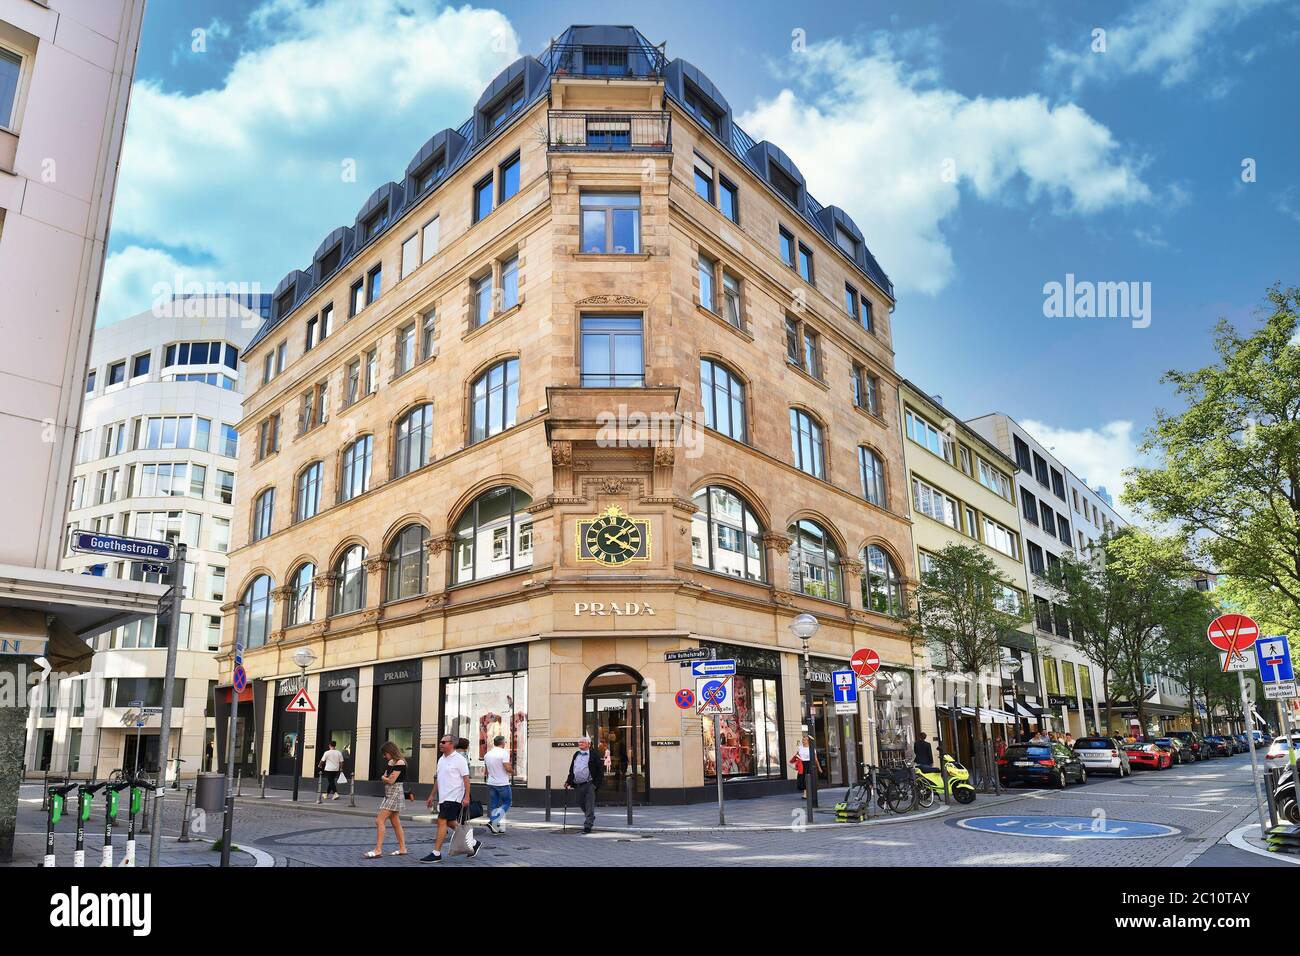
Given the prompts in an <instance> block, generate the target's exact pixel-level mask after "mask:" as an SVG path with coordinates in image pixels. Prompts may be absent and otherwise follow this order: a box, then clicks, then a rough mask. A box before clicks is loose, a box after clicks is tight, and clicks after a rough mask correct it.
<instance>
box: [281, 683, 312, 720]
mask: <svg viewBox="0 0 1300 956" xmlns="http://www.w3.org/2000/svg"><path fill="white" fill-rule="evenodd" d="M315 709H316V705H315V704H313V703H312V702H311V698H310V697H308V696H307V688H305V687H304V688H303V689H302V690H300V691H298V693H296V694H294V695H293V700H291V701H290V702H289V706H288V707H286V708H285V712H286V713H290V714H305V713H308V712H309V711H314V710H315Z"/></svg>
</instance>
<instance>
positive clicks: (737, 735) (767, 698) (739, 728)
mask: <svg viewBox="0 0 1300 956" xmlns="http://www.w3.org/2000/svg"><path fill="white" fill-rule="evenodd" d="M732 686H733V687H734V688H735V701H736V712H735V713H734V714H730V715H726V716H720V717H705V718H704V775H705V776H706V777H713V776H715V775H716V773H717V771H716V768H715V763H714V758H715V752H716V751H715V747H714V741H713V735H714V732H715V728H719V729H720V731H721V734H722V775H723V776H724V777H775V776H781V775H782V774H783V772H784V768H783V767H782V766H781V740H780V722H779V718H778V715H777V690H776V681H775V680H772V679H764V678H758V677H745V676H743V675H741V676H738V677H736V678H735V679H734V680H733V682H732Z"/></svg>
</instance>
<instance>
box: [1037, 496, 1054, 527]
mask: <svg viewBox="0 0 1300 956" xmlns="http://www.w3.org/2000/svg"><path fill="white" fill-rule="evenodd" d="M1038 511H1039V514H1041V515H1042V519H1043V530H1044V531H1046V532H1047V533H1048V534H1053V533H1054V532H1055V530H1056V512H1054V511H1053V510H1052V509H1051V508H1049V507H1047V502H1045V501H1040V502H1039V503H1038Z"/></svg>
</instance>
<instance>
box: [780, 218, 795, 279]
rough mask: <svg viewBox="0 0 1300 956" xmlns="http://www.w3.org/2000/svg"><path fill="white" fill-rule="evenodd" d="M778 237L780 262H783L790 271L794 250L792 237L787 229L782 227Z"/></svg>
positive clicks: (792, 265)
mask: <svg viewBox="0 0 1300 956" xmlns="http://www.w3.org/2000/svg"><path fill="white" fill-rule="evenodd" d="M780 236H781V261H782V262H784V263H785V264H786V265H788V266H789V267H790V268H791V269H793V268H794V248H795V241H794V235H793V234H792V233H791V232H790V231H789V230H788V229H786V228H784V227H782V228H781V231H780Z"/></svg>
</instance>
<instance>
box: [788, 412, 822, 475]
mask: <svg viewBox="0 0 1300 956" xmlns="http://www.w3.org/2000/svg"><path fill="white" fill-rule="evenodd" d="M790 448H791V450H792V451H793V452H794V466H795V467H796V468H798V469H799V470H800V471H806V472H807V473H808V474H810V475H812V476H813V477H814V478H825V477H826V458H825V455H824V454H823V452H822V427H821V425H819V424H817V422H816V421H815V420H814V419H813V417H812V416H811V415H809V414H808V413H807V412H805V411H803V410H801V409H798V408H792V409H790Z"/></svg>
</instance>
